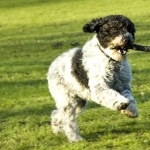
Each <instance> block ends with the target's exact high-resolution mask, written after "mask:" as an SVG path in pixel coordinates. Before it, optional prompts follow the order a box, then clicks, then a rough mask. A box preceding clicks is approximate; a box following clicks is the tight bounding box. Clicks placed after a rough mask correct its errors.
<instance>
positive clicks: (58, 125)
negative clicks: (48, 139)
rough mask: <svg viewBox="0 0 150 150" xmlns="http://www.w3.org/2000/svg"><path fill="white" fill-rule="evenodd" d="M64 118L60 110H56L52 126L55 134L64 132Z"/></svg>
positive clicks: (52, 117)
mask: <svg viewBox="0 0 150 150" xmlns="http://www.w3.org/2000/svg"><path fill="white" fill-rule="evenodd" d="M61 118H62V116H61V114H60V113H59V111H58V110H54V111H53V112H52V114H51V126H52V131H53V133H55V134H57V133H61V132H63V124H62V119H61Z"/></svg>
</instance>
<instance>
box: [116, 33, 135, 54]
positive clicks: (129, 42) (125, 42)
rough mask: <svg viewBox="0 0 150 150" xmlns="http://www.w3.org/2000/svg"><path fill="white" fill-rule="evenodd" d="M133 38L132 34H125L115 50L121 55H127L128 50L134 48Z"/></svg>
mask: <svg viewBox="0 0 150 150" xmlns="http://www.w3.org/2000/svg"><path fill="white" fill-rule="evenodd" d="M133 42H134V40H133V37H132V35H130V34H124V36H122V39H121V42H120V44H118V45H117V46H115V47H114V48H113V49H114V50H116V51H118V52H119V53H120V54H121V55H125V54H126V53H127V52H128V49H132V47H133Z"/></svg>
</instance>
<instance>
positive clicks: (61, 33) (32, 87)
mask: <svg viewBox="0 0 150 150" xmlns="http://www.w3.org/2000/svg"><path fill="white" fill-rule="evenodd" d="M0 14H1V15H0V20H1V21H0V33H1V34H0V101H1V102H0V149H2V150H81V149H85V150H91V149H95V150H98V149H102V150H110V149H111V150H125V149H128V150H150V148H149V145H150V113H149V108H150V99H149V97H150V87H149V85H150V82H149V81H150V76H149V73H150V68H149V62H150V57H149V53H144V52H132V51H131V52H129V61H130V64H131V67H132V70H133V77H134V78H133V84H132V89H133V93H134V97H135V98H136V99H137V102H138V107H139V112H140V117H139V118H137V119H129V118H126V117H125V116H122V115H121V114H119V113H118V112H113V111H111V110H108V109H107V108H104V107H101V106H98V105H97V104H94V103H89V105H88V107H87V109H86V111H85V112H84V113H83V114H82V115H81V116H80V117H79V119H78V122H79V126H80V130H81V134H82V136H83V137H84V138H85V139H86V140H85V141H83V142H79V143H68V142H67V139H66V137H65V136H64V135H58V136H55V135H53V134H52V131H51V128H50V119H49V116H50V113H51V111H52V110H53V109H54V108H55V105H54V101H53V99H52V97H51V96H50V94H49V92H48V88H47V81H46V73H47V70H48V67H49V65H50V63H51V62H52V61H53V60H54V59H55V58H56V57H57V56H58V55H59V54H61V53H62V52H63V51H66V50H67V49H70V48H72V47H74V46H75V45H78V46H82V45H83V44H84V43H85V42H86V40H88V39H89V38H91V37H92V34H85V33H83V32H82V26H83V24H84V23H86V22H87V21H89V20H91V19H92V18H95V17H100V16H105V15H109V14H124V15H126V16H128V17H129V18H131V20H133V22H134V23H135V26H136V29H137V32H136V42H137V43H141V44H146V45H150V40H149V39H150V38H149V37H150V30H149V29H150V25H149V24H150V12H149V1H148V0H145V1H140V0H137V1H133V0H128V1H123V0H113V1H112V0H105V1H104V0H101V1H99V0H93V1H91V0H76V1H75V0H74V1H70V0H28V1H26V0H5V1H0Z"/></svg>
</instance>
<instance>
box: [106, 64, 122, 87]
mask: <svg viewBox="0 0 150 150" xmlns="http://www.w3.org/2000/svg"><path fill="white" fill-rule="evenodd" d="M122 68H123V66H122V64H121V63H108V64H107V66H106V68H105V74H104V76H105V77H104V79H105V83H106V84H107V86H109V87H110V88H113V89H116V90H117V89H118V87H119V85H120V84H121V77H120V72H121V70H122Z"/></svg>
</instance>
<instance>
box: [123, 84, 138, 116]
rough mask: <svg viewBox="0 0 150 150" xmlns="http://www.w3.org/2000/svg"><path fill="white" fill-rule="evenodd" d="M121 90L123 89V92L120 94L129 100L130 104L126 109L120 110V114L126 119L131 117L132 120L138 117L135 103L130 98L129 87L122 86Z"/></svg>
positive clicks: (131, 97)
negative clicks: (125, 116)
mask: <svg viewBox="0 0 150 150" xmlns="http://www.w3.org/2000/svg"><path fill="white" fill-rule="evenodd" d="M122 89H123V91H122V92H121V95H123V96H124V97H126V98H128V99H129V100H130V104H129V105H128V107H127V108H126V109H124V110H121V113H122V114H125V115H127V116H128V117H132V118H133V117H138V115H139V112H138V108H137V105H136V101H135V99H134V98H133V96H132V92H131V88H130V86H129V85H123V84H122Z"/></svg>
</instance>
